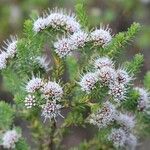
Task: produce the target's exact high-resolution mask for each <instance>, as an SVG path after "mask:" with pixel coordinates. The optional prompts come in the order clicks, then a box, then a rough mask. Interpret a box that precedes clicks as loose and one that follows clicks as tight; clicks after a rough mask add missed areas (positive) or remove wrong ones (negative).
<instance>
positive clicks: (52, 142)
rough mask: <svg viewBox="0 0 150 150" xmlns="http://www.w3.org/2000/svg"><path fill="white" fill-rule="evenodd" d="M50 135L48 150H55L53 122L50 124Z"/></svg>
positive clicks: (54, 123) (54, 124)
mask: <svg viewBox="0 0 150 150" xmlns="http://www.w3.org/2000/svg"><path fill="white" fill-rule="evenodd" d="M51 129H52V130H51V134H50V143H49V147H50V150H55V144H54V141H53V139H54V133H55V130H56V122H55V120H54V121H53V122H52V125H51Z"/></svg>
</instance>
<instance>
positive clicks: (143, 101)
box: [135, 87, 150, 113]
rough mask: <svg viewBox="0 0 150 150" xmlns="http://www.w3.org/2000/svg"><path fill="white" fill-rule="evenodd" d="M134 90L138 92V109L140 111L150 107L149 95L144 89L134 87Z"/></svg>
mask: <svg viewBox="0 0 150 150" xmlns="http://www.w3.org/2000/svg"><path fill="white" fill-rule="evenodd" d="M135 90H136V91H137V92H139V99H138V109H139V110H140V111H146V112H147V113H148V111H147V109H149V108H150V97H149V96H150V95H149V92H148V91H147V90H146V89H143V88H139V87H136V88H135Z"/></svg>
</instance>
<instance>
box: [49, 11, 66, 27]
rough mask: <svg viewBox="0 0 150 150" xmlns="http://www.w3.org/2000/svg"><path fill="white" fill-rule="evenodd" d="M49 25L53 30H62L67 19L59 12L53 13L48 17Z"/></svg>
mask: <svg viewBox="0 0 150 150" xmlns="http://www.w3.org/2000/svg"><path fill="white" fill-rule="evenodd" d="M47 20H48V25H49V26H51V27H52V28H60V27H63V26H65V25H66V21H67V17H66V16H65V15H64V14H62V13H59V12H53V13H52V14H50V15H48V17H47Z"/></svg>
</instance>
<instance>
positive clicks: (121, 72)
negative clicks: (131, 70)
mask: <svg viewBox="0 0 150 150" xmlns="http://www.w3.org/2000/svg"><path fill="white" fill-rule="evenodd" d="M117 79H118V82H119V83H120V84H128V83H129V82H130V81H131V80H132V78H131V77H130V76H129V74H128V72H127V71H126V70H125V69H118V70H117Z"/></svg>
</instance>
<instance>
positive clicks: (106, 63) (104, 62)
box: [94, 57, 114, 69]
mask: <svg viewBox="0 0 150 150" xmlns="http://www.w3.org/2000/svg"><path fill="white" fill-rule="evenodd" d="M94 67H95V68H96V69H101V68H103V67H110V68H114V63H113V61H112V60H111V59H110V58H108V57H100V58H97V59H96V60H94Z"/></svg>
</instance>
